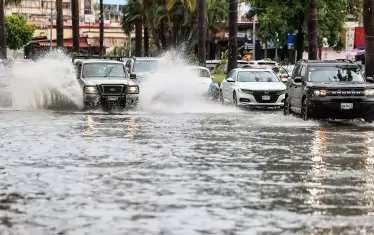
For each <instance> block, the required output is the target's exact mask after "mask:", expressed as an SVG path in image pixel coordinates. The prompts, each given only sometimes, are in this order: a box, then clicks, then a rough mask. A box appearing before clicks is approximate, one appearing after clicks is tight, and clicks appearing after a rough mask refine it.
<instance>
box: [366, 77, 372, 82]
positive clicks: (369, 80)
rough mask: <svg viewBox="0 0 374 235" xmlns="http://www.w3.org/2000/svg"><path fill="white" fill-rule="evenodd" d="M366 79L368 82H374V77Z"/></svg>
mask: <svg viewBox="0 0 374 235" xmlns="http://www.w3.org/2000/svg"><path fill="white" fill-rule="evenodd" d="M366 81H367V82H370V83H373V82H374V79H373V78H372V77H366Z"/></svg>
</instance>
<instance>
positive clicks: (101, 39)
mask: <svg viewBox="0 0 374 235" xmlns="http://www.w3.org/2000/svg"><path fill="white" fill-rule="evenodd" d="M99 42H100V56H102V55H103V54H104V3H103V0H100V41H99Z"/></svg>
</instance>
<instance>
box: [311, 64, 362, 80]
mask: <svg viewBox="0 0 374 235" xmlns="http://www.w3.org/2000/svg"><path fill="white" fill-rule="evenodd" d="M308 80H309V81H311V82H328V83H331V82H361V83H364V82H365V80H364V78H363V76H362V74H361V71H360V69H359V68H356V69H352V68H338V67H332V66H331V67H313V68H310V70H309V73H308Z"/></svg>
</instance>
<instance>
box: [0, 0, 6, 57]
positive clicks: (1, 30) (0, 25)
mask: <svg viewBox="0 0 374 235" xmlns="http://www.w3.org/2000/svg"><path fill="white" fill-rule="evenodd" d="M7 58H8V56H7V43H6V28H5V0H0V59H7Z"/></svg>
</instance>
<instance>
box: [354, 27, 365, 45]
mask: <svg viewBox="0 0 374 235" xmlns="http://www.w3.org/2000/svg"><path fill="white" fill-rule="evenodd" d="M354 47H355V48H358V47H365V32H364V27H356V28H355V46H354Z"/></svg>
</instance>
